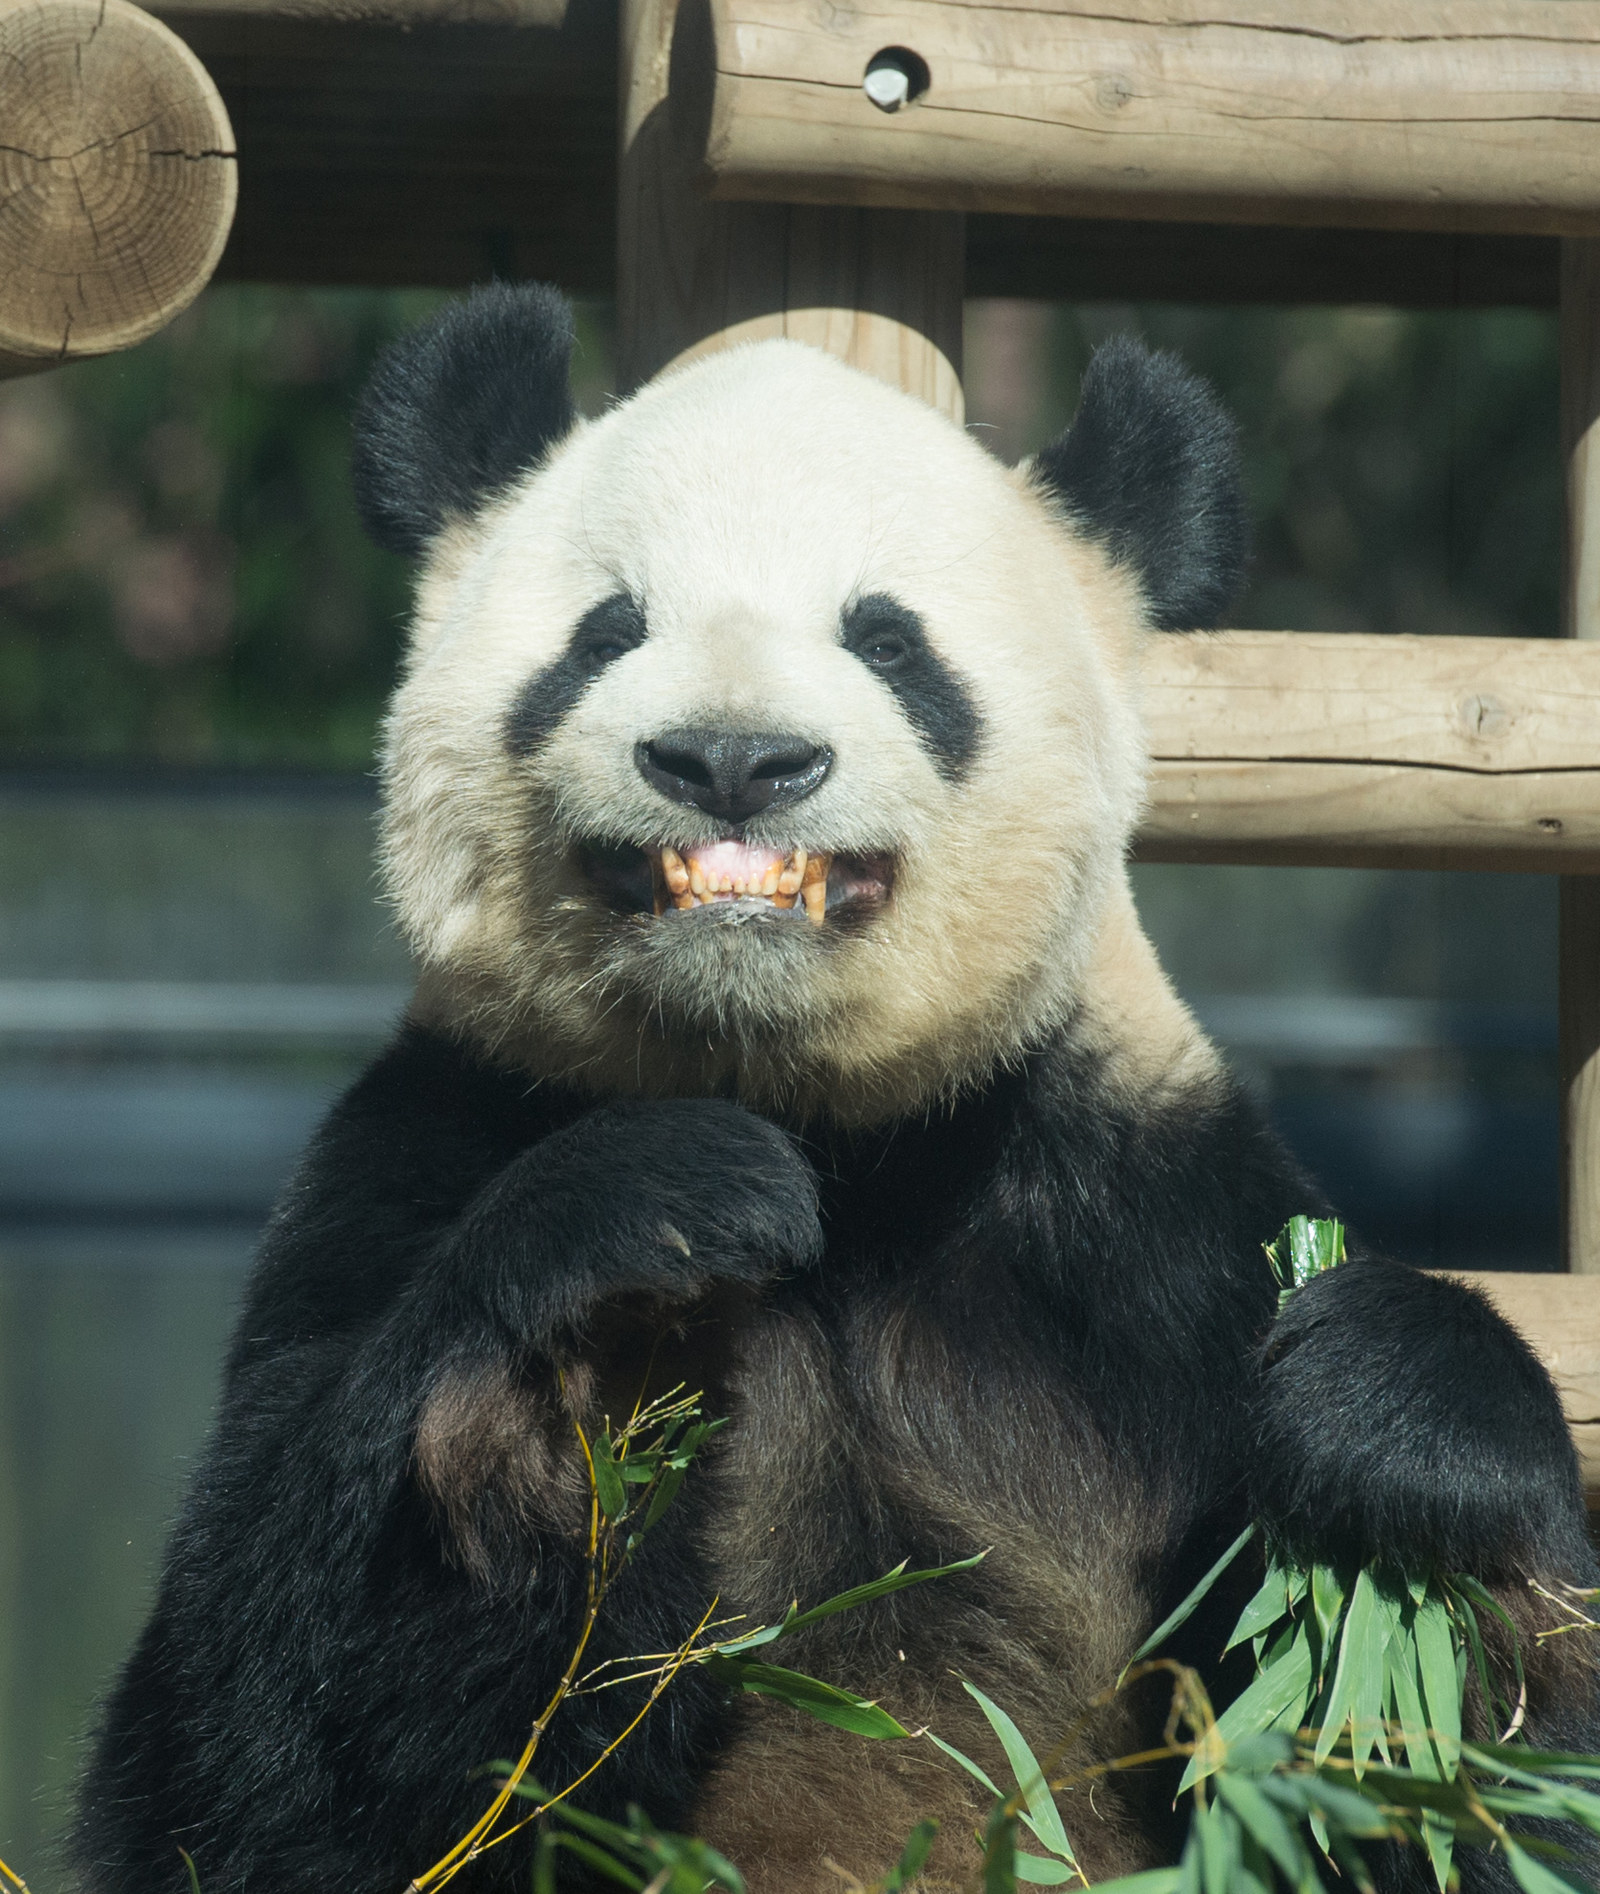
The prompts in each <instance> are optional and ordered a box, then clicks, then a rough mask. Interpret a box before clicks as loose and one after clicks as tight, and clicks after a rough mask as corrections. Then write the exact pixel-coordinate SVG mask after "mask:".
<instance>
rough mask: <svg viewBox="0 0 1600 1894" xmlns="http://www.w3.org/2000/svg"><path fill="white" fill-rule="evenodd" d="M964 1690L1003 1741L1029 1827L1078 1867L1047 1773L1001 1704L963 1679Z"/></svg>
mask: <svg viewBox="0 0 1600 1894" xmlns="http://www.w3.org/2000/svg"><path fill="white" fill-rule="evenodd" d="M962 1688H963V1689H964V1690H965V1691H966V1693H967V1695H968V1696H969V1697H971V1698H972V1700H973V1702H974V1703H976V1704H977V1706H978V1708H979V1709H980V1710H981V1711H982V1712H983V1714H984V1715H985V1717H987V1718H988V1721H989V1727H990V1729H992V1730H993V1731H994V1733H995V1735H996V1736H998V1737H999V1739H1000V1747H1001V1748H1002V1749H1003V1750H1004V1751H1005V1752H1006V1761H1007V1762H1008V1763H1010V1765H1011V1773H1012V1774H1013V1775H1014V1776H1015V1777H1016V1779H1017V1787H1018V1788H1019V1789H1020V1790H1021V1791H1022V1799H1023V1800H1024V1801H1025V1802H1026V1803H1027V1805H1028V1817H1029V1819H1028V1826H1029V1827H1030V1828H1031V1829H1032V1830H1033V1832H1034V1833H1035V1834H1036V1835H1037V1836H1038V1837H1039V1839H1040V1841H1042V1842H1043V1843H1044V1845H1045V1847H1047V1848H1048V1849H1049V1850H1050V1852H1051V1853H1052V1854H1054V1855H1059V1856H1060V1857H1061V1859H1062V1860H1063V1861H1070V1862H1071V1863H1072V1865H1073V1866H1074V1867H1076V1866H1077V1865H1078V1857H1077V1856H1076V1855H1075V1854H1074V1853H1073V1850H1072V1843H1071V1842H1070V1841H1068V1839H1067V1831H1066V1829H1065V1828H1064V1827H1063V1826H1062V1824H1061V1811H1060V1810H1059V1809H1058V1808H1057V1807H1056V1800H1055V1797H1054V1796H1053V1795H1052V1794H1051V1793H1050V1784H1049V1783H1048V1782H1047V1781H1046V1780H1045V1774H1044V1769H1043V1767H1042V1766H1041V1764H1040V1763H1039V1761H1038V1759H1037V1758H1036V1757H1035V1755H1034V1753H1033V1751H1032V1750H1031V1749H1030V1748H1029V1747H1028V1742H1027V1739H1026V1737H1024V1735H1023V1734H1022V1732H1021V1730H1019V1729H1018V1728H1017V1726H1016V1724H1015V1723H1013V1722H1012V1720H1011V1718H1010V1717H1009V1716H1007V1715H1006V1713H1005V1711H1004V1710H1002V1709H1001V1708H1000V1706H999V1704H997V1703H993V1702H991V1701H990V1700H989V1698H988V1697H986V1696H985V1695H984V1694H983V1692H982V1691H981V1690H980V1689H979V1688H978V1686H977V1685H976V1684H969V1683H967V1682H966V1680H965V1679H963V1680H962Z"/></svg>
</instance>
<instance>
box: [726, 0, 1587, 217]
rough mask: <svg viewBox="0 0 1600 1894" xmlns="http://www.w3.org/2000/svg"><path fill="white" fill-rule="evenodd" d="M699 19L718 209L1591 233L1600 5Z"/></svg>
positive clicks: (1132, 0)
mask: <svg viewBox="0 0 1600 1894" xmlns="http://www.w3.org/2000/svg"><path fill="white" fill-rule="evenodd" d="M697 4H704V5H705V6H706V7H708V8H709V12H710V18H711V29H712V30H711V31H710V32H709V33H707V34H705V35H704V36H703V38H704V43H705V45H706V47H707V52H706V62H707V63H706V69H705V71H704V72H703V74H702V75H701V76H700V78H699V80H698V81H697V84H698V86H699V87H700V88H702V89H703V90H704V91H705V92H706V94H707V95H708V97H709V100H710V104H709V107H708V109H707V110H706V112H705V114H704V117H705V123H706V127H707V130H706V137H705V143H704V153H703V155H704V165H705V171H706V175H707V177H708V179H709V181H710V183H711V186H712V188H713V190H714V191H715V193H716V194H717V195H719V196H725V197H732V198H737V197H745V198H777V199H790V200H796V201H807V202H813V203H843V204H891V205H902V206H925V207H937V208H942V209H960V210H968V211H976V210H984V211H1008V212H1018V213H1035V214H1044V215H1054V216H1124V217H1126V216H1152V217H1169V218H1179V219H1181V218H1202V219H1215V220H1218V221H1238V220H1242V221H1246V222H1252V221H1254V222H1261V221H1266V222H1282V223H1304V224H1346V225H1368V226H1373V227H1380V226H1388V227H1391V228H1393V227H1401V228H1419V229H1463V230H1465V229H1472V230H1507V231H1545V232H1553V233H1557V234H1569V235H1572V234H1577V235H1583V234H1592V233H1600V164H1597V162H1596V160H1597V154H1600V0H1250V3H1249V4H1245V5H1240V6H1229V7H1227V8H1226V9H1218V8H1216V7H1214V6H1211V5H1209V4H1208V3H1207V0H1116V4H1115V5H1112V6H1107V5H1105V4H1103V0H1005V3H1004V4H988V3H986V0H859V3H858V4H854V5H851V6H836V7H834V6H830V7H810V6H798V5H796V4H794V0H697ZM892 46H900V47H908V48H910V49H911V50H913V51H914V52H916V53H917V54H918V55H920V57H921V58H922V59H923V60H924V61H925V62H926V64H927V67H928V70H929V72H930V74H931V84H930V85H929V86H928V88H927V90H926V92H925V93H924V94H923V96H922V97H921V98H920V99H918V100H916V101H915V102H914V103H912V104H911V105H909V106H907V107H905V108H903V109H902V110H900V111H898V112H895V113H892V114H890V113H884V112H881V111H879V110H878V109H877V108H876V107H875V106H873V105H872V104H871V102H870V101H869V100H868V99H867V98H866V97H865V96H864V94H863V92H862V90H861V81H862V76H863V74H864V72H865V69H866V65H867V62H868V60H869V59H871V58H872V56H873V55H874V54H875V53H877V52H879V51H880V50H882V49H884V48H886V47H892Z"/></svg>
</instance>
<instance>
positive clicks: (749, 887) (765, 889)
mask: <svg viewBox="0 0 1600 1894" xmlns="http://www.w3.org/2000/svg"><path fill="white" fill-rule="evenodd" d="M832 859H833V858H832V856H830V855H822V854H816V855H813V854H811V853H810V852H809V851H807V850H806V849H803V848H796V849H794V850H793V851H792V852H791V854H790V855H789V857H788V859H787V860H786V861H784V862H782V863H778V862H769V863H768V865H767V866H766V868H764V869H763V870H762V872H761V873H760V875H749V876H741V875H733V874H730V873H726V872H724V873H720V874H715V875H708V874H707V873H706V872H705V870H704V869H703V868H702V867H701V865H700V863H699V862H698V861H697V860H696V859H695V858H694V856H693V855H690V856H689V857H688V859H687V860H685V858H684V855H683V854H681V853H680V852H679V851H678V850H677V849H675V848H670V847H662V848H660V849H658V850H656V851H655V868H656V902H655V908H656V912H657V914H662V913H665V911H666V908H667V905H668V903H669V902H670V903H671V905H672V906H673V907H674V908H677V909H679V910H684V909H688V908H694V907H707V906H709V905H710V904H711V903H712V902H714V901H715V900H717V899H718V898H719V897H721V896H724V895H732V896H733V897H734V898H735V899H744V900H758V899H765V900H768V901H770V902H771V903H772V905H773V906H774V907H776V908H792V907H794V905H795V904H796V902H797V901H798V902H800V903H802V904H803V905H804V907H805V911H806V919H807V920H808V921H809V922H810V923H811V924H812V926H813V927H821V926H822V924H823V922H824V921H825V920H826V919H827V910H828V868H829V865H830V863H831V862H832Z"/></svg>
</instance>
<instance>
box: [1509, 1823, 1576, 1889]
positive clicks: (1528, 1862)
mask: <svg viewBox="0 0 1600 1894" xmlns="http://www.w3.org/2000/svg"><path fill="white" fill-rule="evenodd" d="M1502 1845H1503V1846H1504V1848H1505V1854H1506V1865H1507V1866H1508V1867H1509V1868H1510V1869H1511V1872H1512V1873H1513V1874H1514V1875H1515V1876H1516V1877H1517V1886H1518V1887H1520V1888H1521V1889H1522V1894H1591V1889H1590V1887H1589V1883H1588V1882H1587V1881H1584V1880H1581V1879H1577V1878H1569V1877H1568V1876H1567V1875H1565V1874H1563V1873H1561V1871H1560V1870H1559V1869H1557V1868H1553V1867H1551V1866H1550V1865H1549V1863H1548V1862H1544V1861H1540V1860H1539V1859H1537V1857H1536V1856H1534V1855H1531V1854H1529V1852H1528V1850H1527V1849H1526V1848H1520V1847H1518V1845H1517V1844H1516V1842H1514V1841H1513V1840H1512V1839H1511V1837H1510V1836H1509V1835H1508V1836H1507V1837H1506V1839H1505V1841H1504V1843H1503V1844H1502Z"/></svg>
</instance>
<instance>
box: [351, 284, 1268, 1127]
mask: <svg viewBox="0 0 1600 1894" xmlns="http://www.w3.org/2000/svg"><path fill="white" fill-rule="evenodd" d="M571 348H572V330H571V321H570V314H569V312H568V310H567V307H566V305H565V304H564V303H563V302H562V300H561V299H560V298H559V297H558V296H556V295H555V294H554V293H553V292H551V291H548V290H545V289H540V288H532V287H525V288H510V287H497V288H494V289H490V290H487V291H481V292H479V293H477V294H475V295H474V296H472V297H471V298H469V299H468V300H467V301H465V302H463V303H459V304H456V305H454V306H452V307H451V308H450V309H448V310H447V311H446V312H445V313H444V314H443V316H442V317H440V318H439V319H437V320H436V321H435V322H434V323H433V324H432V325H431V326H430V327H428V328H425V329H423V330H421V331H419V332H417V333H415V334H413V335H411V336H410V337H408V338H406V339H404V340H403V341H402V342H401V343H400V344H399V345H398V346H397V347H396V348H395V349H393V350H392V351H391V352H390V354H389V355H388V356H387V357H386V358H385V359H384V360H383V361H382V363H381V364H380V366H379V368H378V370H377V372H376V374H375V376H374V378H373V381H372V383H371V385H370V387H369V389H368V392H367V394H366V396H365V398H364V400H363V403H362V405H361V408H360V410H359V413H358V417H357V424H356V449H355V474H356V486H357V497H358V501H359V504H360V506H361V509H362V513H363V516H364V518H365V520H366V523H367V525H368V528H369V530H370V531H371V532H372V533H373V535H374V536H375V537H376V538H377V539H378V540H379V541H380V543H382V544H384V545H386V546H389V547H392V548H395V549H397V550H400V551H404V552H407V553H410V554H414V555H416V556H417V557H418V558H419V559H420V561H421V572H420V577H419V582H418V599H417V609H416V615H415V624H414V629H413V636H412V644H411V649H410V654H409V658H408V661H407V665H406V671H405V676H404V678H403V681H402V683H401V686H400V688H399V691H398V693H397V695H396V697H395V700H394V704H393V708H392V711H391V714H390V717H389V720H388V724H387V732H386V742H385V757H384V786H385V805H384V849H383V853H384V861H385V865H386V872H387V875H388V878H389V883H390V888H391V893H392V896H393V899H394V901H395V903H396V906H397V908H398V912H399V915H400V918H401V922H402V925H403V927H404V929H405V931H406V933H407V935H408V937H409V939H410V941H411V943H412V946H413V948H414V950H415V952H416V954H417V955H418V957H419V960H420V963H421V967H422V976H423V977H422V983H421V988H420V993H419V1011H420V1014H421V1016H422V1017H424V1018H425V1019H428V1020H430V1021H431V1022H432V1023H435V1024H439V1025H443V1026H445V1027H447V1028H448V1029H449V1030H452V1031H454V1032H457V1033H461V1034H465V1035H467V1036H468V1037H470V1038H472V1039H473V1040H475V1041H476V1042H477V1043H478V1044H480V1045H481V1046H483V1047H485V1048H487V1049H488V1050H489V1051H490V1052H491V1053H493V1054H494V1055H496V1056H498V1057H500V1058H502V1059H504V1060H506V1061H508V1062H513V1063H516V1064H518V1065H520V1066H521V1067H522V1068H523V1069H526V1070H529V1071H530V1072H533V1073H537V1074H539V1075H542V1076H561V1077H564V1078H567V1079H570V1080H574V1081H577V1082H579V1083H587V1084H589V1085H591V1086H593V1087H594V1088H595V1089H605V1090H617V1089H624V1090H643V1091H686V1090H687V1091H692V1090H720V1091H732V1092H735V1093H736V1094H737V1095H739V1096H742V1097H745V1098H746V1099H748V1100H749V1101H750V1102H752V1103H755V1104H758V1105H762V1106H767V1107H777V1108H789V1109H793V1110H797V1111H800V1112H807V1111H826V1112H831V1113H834V1114H837V1115H840V1116H843V1117H849V1118H857V1119H861V1118H871V1117H873V1116H880V1115H885V1114H887V1113H891V1112H893V1111H896V1110H903V1109H906V1108H909V1107H911V1106H914V1105H916V1104H918V1103H919V1102H926V1101H927V1100H928V1099H930V1098H932V1097H934V1096H937V1095H939V1094H941V1093H947V1092H949V1091H950V1090H952V1089H953V1088H955V1087H958V1086H960V1085H962V1084H964V1083H967V1082H969V1081H971V1080H972V1079H974V1078H975V1077H977V1076H979V1075H981V1074H982V1073H983V1072H985V1071H987V1070H989V1069H991V1068H992V1067H993V1066H994V1065H995V1064H996V1063H997V1062H999V1061H1002V1060H1005V1059H1007V1058H1009V1057H1013V1056H1015V1055H1016V1054H1017V1053H1018V1052H1019V1051H1021V1050H1022V1049H1024V1048H1025V1047H1026V1046H1027V1045H1028V1044H1029V1043H1031V1042H1033V1041H1036V1040H1037V1039H1038V1038H1039V1037H1040V1036H1041V1035H1043V1034H1044V1033H1046V1032H1048V1031H1050V1030H1051V1029H1053V1028H1055V1027H1058V1026H1060V1025H1062V1024H1064V1023H1066V1022H1067V1021H1069V1020H1070V1019H1071V1017H1072V1016H1073V1014H1074V1012H1075V1011H1076V1010H1077V1009H1079V1008H1080V1007H1081V1004H1082V1001H1083V989H1084V982H1085V979H1086V970H1087V969H1088V968H1089V967H1090V964H1091V962H1092V961H1093V959H1094V955H1095V950H1096V943H1097V940H1098V939H1099V938H1100V936H1101V933H1102V926H1103V921H1104V917H1105V915H1106V913H1107V911H1108V905H1109V904H1112V903H1113V902H1114V899H1115V897H1116V895H1117V891H1118V890H1119V889H1121V888H1122V887H1123V874H1122V864H1123V857H1124V853H1125V849H1126V845H1127V841H1128V838H1129V835H1130V832H1131V830H1132V827H1133V824H1134V822H1135V820H1136V817H1137V814H1138V811H1139V808H1140V803H1141V797H1142V794H1143V780H1144V771H1145V762H1144V748H1143V739H1142V734H1141V728H1140V722H1139V716H1138V705H1137V688H1136V668H1135V667H1136V652H1137V643H1138V639H1139V637H1140V635H1141V634H1142V633H1143V632H1144V631H1145V630H1146V629H1147V628H1149V627H1151V626H1156V627H1162V626H1191V625H1194V626H1198V625H1205V624H1210V623H1213V622H1215V620H1216V618H1217V616H1218V615H1219V613H1220V612H1221V610H1222V609H1223V608H1224V606H1225V605H1226V603H1227V601H1228V599H1229V597H1230V596H1231V594H1232V592H1233V589H1234V587H1235V585H1236V582H1237V580H1238V577H1239V573H1240V568H1241V564H1242V559H1243V551H1244V534H1243V526H1242V504H1241V497H1240V491H1239V483H1238V476H1237V471H1236V464H1235V455H1234V447H1233V433H1232V429H1231V426H1230V424H1229V423H1228V421H1227V420H1226V418H1225V417H1224V416H1223V415H1222V413H1221V412H1220V410H1219V409H1218V408H1217V406H1216V404H1215V402H1214V401H1213V399H1212V397H1211V396H1210V395H1209V393H1208V392H1207V391H1206V390H1205V389H1204V388H1203V387H1202V386H1201V385H1200V384H1199V383H1198V382H1196V381H1195V380H1194V379H1193V378H1192V377H1190V376H1189V375H1188V374H1187V373H1186V371H1184V370H1183V369H1182V368H1181V367H1180V366H1179V365H1178V364H1177V363H1176V362H1175V361H1173V360H1172V359H1171V358H1169V357H1165V356H1160V355H1150V354H1148V353H1146V352H1145V351H1144V350H1143V349H1142V348H1140V347H1139V346H1138V345H1136V344H1133V343H1130V342H1124V341H1119V342H1114V343H1111V344H1108V345H1107V346H1106V347H1105V348H1103V349H1102V350H1101V351H1100V352H1099V353H1098V354H1097V355H1096V357H1095V358H1094V361H1093V363H1092V365H1091V367H1090V369H1089V371H1088V374H1087V376H1086V378H1085V381H1084V386H1083V395H1082V404H1081V408H1080V412H1079V415H1078V417H1077V420H1076V422H1075V424H1074V425H1073V427H1072V429H1071V430H1070V431H1069V432H1068V433H1067V434H1066V435H1064V436H1063V437H1062V438H1061V439H1060V440H1059V441H1057V442H1056V443H1054V444H1053V445H1052V446H1051V447H1049V448H1047V449H1046V450H1045V451H1044V452H1043V453H1041V454H1040V455H1039V456H1037V457H1036V459H1035V460H1034V461H1033V462H1032V463H1031V464H1030V465H1028V466H1025V467H1023V468H1021V469H1017V470H1010V469H1006V468H1004V467H1002V466H1000V465H999V464H998V463H997V462H995V461H994V460H993V459H992V458H991V457H990V456H989V455H987V454H986V453H985V452H984V451H983V450H982V449H981V448H980V447H978V446H977V445H976V444H975V443H974V442H973V441H972V440H971V439H970V438H969V437H968V436H967V435H965V434H964V433H963V432H962V431H961V430H960V429H959V428H957V427H955V426H953V425H952V424H951V423H950V422H949V421H947V420H945V419H944V418H943V417H941V416H940V415H938V414H936V413H934V412H933V411H931V410H930V409H928V408H926V407H924V406H923V405H922V404H921V403H919V402H917V401H916V400H914V399H912V398H911V397H910V396H907V395H905V394H902V393H900V392H898V391H896V390H894V389H892V388H890V387H888V386H886V385H884V384H882V383H880V382H877V381H875V380H872V379H869V378H868V377H866V376H864V375H862V374H859V373H857V372H855V371H854V370H852V369H850V368H848V367H846V366H844V365H843V364H841V363H840V362H838V361H837V360H835V359H833V358H831V357H829V356H827V355H824V354H821V353H819V352H817V351H814V350H811V349H808V348H805V347H803V346H801V345H799V344H795V343H790V342H777V341H774V342H763V343H758V344H754V345H751V346H748V347H743V348H738V349H733V350H729V351H727V352H724V353H721V354H715V355H710V356H707V357H705V358H702V359H701V360H699V361H697V362H694V363H692V364H691V365H689V366H687V367H685V368H682V369H679V370H677V371H676V372H673V373H670V374H667V375H664V376H662V377H661V378H659V379H658V380H657V381H655V382H653V383H651V384H649V385H648V386H646V387H645V388H644V389H642V390H641V391H640V392H639V393H638V394H636V395H634V396H633V397H632V398H631V399H630V400H628V401H626V402H623V403H621V404H619V405H617V406H616V407H614V408H612V409H611V410H610V411H609V412H608V413H606V414H605V415H604V416H603V417H602V418H601V419H599V420H596V421H592V422H581V421H578V420H576V419H575V417H574V412H573V407H572V402H571V397H570V394H569V392H568V362H569V356H570V353H571Z"/></svg>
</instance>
